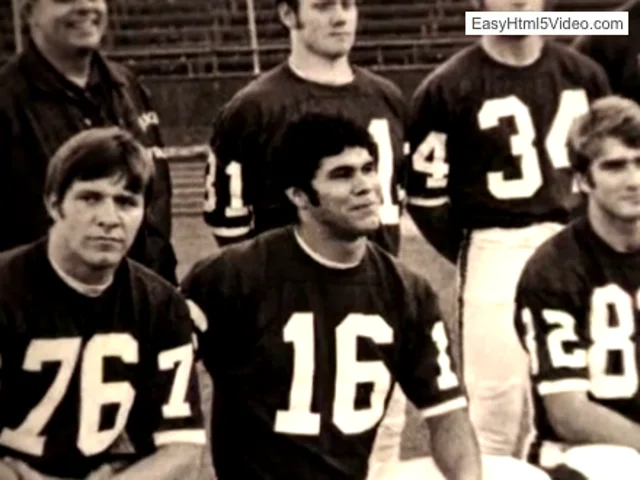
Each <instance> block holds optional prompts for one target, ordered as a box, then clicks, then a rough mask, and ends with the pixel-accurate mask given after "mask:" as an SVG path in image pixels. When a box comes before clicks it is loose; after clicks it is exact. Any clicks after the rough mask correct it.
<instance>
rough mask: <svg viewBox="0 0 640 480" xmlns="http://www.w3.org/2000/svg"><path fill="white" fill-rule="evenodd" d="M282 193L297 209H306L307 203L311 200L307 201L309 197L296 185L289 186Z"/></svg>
mask: <svg viewBox="0 0 640 480" xmlns="http://www.w3.org/2000/svg"><path fill="white" fill-rule="evenodd" d="M284 193H285V194H286V195H287V198H288V199H289V201H290V202H291V203H293V204H294V205H295V207H296V208H297V209H298V210H306V209H308V208H309V205H310V204H311V202H309V197H308V196H307V194H306V193H304V192H303V191H302V190H301V189H299V188H298V187H289V188H287V189H286V190H285V192H284Z"/></svg>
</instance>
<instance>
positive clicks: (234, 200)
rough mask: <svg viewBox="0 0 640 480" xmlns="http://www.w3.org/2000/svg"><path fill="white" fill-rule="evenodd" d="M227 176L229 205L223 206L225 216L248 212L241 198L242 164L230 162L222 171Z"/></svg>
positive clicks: (241, 214) (242, 214)
mask: <svg viewBox="0 0 640 480" xmlns="http://www.w3.org/2000/svg"><path fill="white" fill-rule="evenodd" d="M224 172H225V173H226V174H227V175H228V176H229V206H228V207H227V208H225V211H224V212H225V216H227V217H242V216H244V215H247V214H248V213H249V209H248V208H247V207H245V205H244V201H243V199H242V165H241V164H240V163H239V162H231V163H230V164H229V165H227V168H226V169H225V171H224Z"/></svg>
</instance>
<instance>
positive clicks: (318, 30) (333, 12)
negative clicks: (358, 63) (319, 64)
mask: <svg viewBox="0 0 640 480" xmlns="http://www.w3.org/2000/svg"><path fill="white" fill-rule="evenodd" d="M291 13H294V12H291ZM357 23H358V9H357V7H356V3H355V0H299V8H298V12H297V15H296V18H295V19H293V18H292V19H291V24H290V27H291V25H292V24H293V25H294V40H293V41H294V42H300V43H302V44H303V45H304V47H305V49H306V50H308V51H310V52H312V53H314V54H316V55H318V56H320V57H325V58H328V59H338V58H341V57H344V56H346V55H348V54H349V52H350V50H351V47H352V46H353V43H354V42H355V36H356V28H357Z"/></svg>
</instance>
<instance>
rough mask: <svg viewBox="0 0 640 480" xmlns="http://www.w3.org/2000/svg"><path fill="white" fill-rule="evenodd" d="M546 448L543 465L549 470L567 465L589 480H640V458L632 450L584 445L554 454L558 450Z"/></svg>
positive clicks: (543, 453)
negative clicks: (638, 479)
mask: <svg viewBox="0 0 640 480" xmlns="http://www.w3.org/2000/svg"><path fill="white" fill-rule="evenodd" d="M545 444H546V442H545V443H543V447H542V449H541V451H540V465H541V466H542V467H543V468H545V469H550V468H552V467H556V466H558V465H560V464H562V465H566V466H567V467H569V468H571V469H572V470H575V471H577V472H579V473H581V474H582V475H583V476H584V477H586V478H587V479H588V480H612V479H615V480H636V479H637V478H638V472H640V454H638V452H637V451H636V450H634V449H632V448H628V447H620V446H617V445H580V446H576V447H569V448H568V449H566V450H565V449H563V451H561V452H560V451H556V452H553V450H554V448H553V447H552V448H545ZM547 446H548V445H547ZM565 448H566V447H565ZM552 476H553V475H552ZM561 477H562V476H561V475H560V476H558V480H562V479H561ZM553 478H555V477H553Z"/></svg>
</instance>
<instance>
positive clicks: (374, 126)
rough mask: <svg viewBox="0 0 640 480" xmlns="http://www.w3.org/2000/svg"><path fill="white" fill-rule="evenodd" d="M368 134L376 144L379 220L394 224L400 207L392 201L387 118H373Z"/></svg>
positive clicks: (391, 146) (390, 155) (391, 150)
mask: <svg viewBox="0 0 640 480" xmlns="http://www.w3.org/2000/svg"><path fill="white" fill-rule="evenodd" d="M369 134H370V135H371V136H372V137H373V139H374V141H375V142H376V144H377V145H378V176H379V177H380V184H381V185H382V207H381V208H380V221H381V223H382V224H383V225H396V224H397V223H398V222H399V221H400V208H399V206H398V205H395V204H394V202H393V196H392V189H393V188H395V186H394V185H393V170H394V165H393V145H392V143H391V130H390V127H389V120H387V119H386V118H374V119H373V120H371V123H369Z"/></svg>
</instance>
